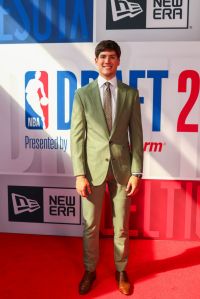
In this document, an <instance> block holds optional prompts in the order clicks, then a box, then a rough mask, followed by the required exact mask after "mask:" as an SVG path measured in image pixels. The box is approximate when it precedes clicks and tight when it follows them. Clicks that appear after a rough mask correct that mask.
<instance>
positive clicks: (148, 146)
mask: <svg viewBox="0 0 200 299" xmlns="http://www.w3.org/2000/svg"><path fill="white" fill-rule="evenodd" d="M165 145H166V143H165V142H157V141H156V142H155V141H146V142H145V143H144V146H143V150H144V152H162V150H163V147H164V146H165Z"/></svg>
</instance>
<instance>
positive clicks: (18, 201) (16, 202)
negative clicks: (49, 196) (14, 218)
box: [12, 193, 40, 215]
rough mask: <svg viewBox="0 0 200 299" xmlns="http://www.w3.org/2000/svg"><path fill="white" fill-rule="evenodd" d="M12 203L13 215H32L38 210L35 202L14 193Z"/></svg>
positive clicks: (38, 206)
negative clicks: (26, 213) (27, 213)
mask: <svg viewBox="0 0 200 299" xmlns="http://www.w3.org/2000/svg"><path fill="white" fill-rule="evenodd" d="M12 202H13V209H14V213H15V215H18V214H21V213H25V212H29V213H32V212H34V211H36V210H38V209H39V208H40V205H39V204H38V202H37V201H36V200H34V199H30V198H27V197H25V196H23V195H20V194H16V193H12Z"/></svg>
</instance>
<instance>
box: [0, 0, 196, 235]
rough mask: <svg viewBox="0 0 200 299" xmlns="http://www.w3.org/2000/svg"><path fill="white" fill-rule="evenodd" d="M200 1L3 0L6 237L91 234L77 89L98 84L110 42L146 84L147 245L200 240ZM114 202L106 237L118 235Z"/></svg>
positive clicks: (142, 199) (122, 70)
mask: <svg viewBox="0 0 200 299" xmlns="http://www.w3.org/2000/svg"><path fill="white" fill-rule="evenodd" d="M199 9H200V3H197V1H195V0H148V1H147V0H138V1H132V0H107V1H106V0H103V1H92V0H59V1H52V0H34V1H32V0H29V1H25V0H4V1H0V43H1V44H0V69H1V72H0V84H1V88H0V109H1V116H0V133H1V134H0V138H1V145H0V231H1V232H16V233H34V234H55V235H56V234H57V235H71V236H80V235H82V217H81V200H80V196H79V195H78V194H77V193H76V190H75V180H74V177H73V171H72V165H71V158H70V139H69V135H70V120H71V112H72V105H73V97H74V92H75V90H76V89H77V88H79V87H81V86H84V85H85V84H87V83H89V82H91V80H94V79H95V78H97V76H98V73H97V70H96V68H95V64H94V49H95V46H96V43H97V42H98V41H100V40H102V39H114V40H116V41H117V42H118V43H119V44H120V46H121V49H122V57H121V64H120V67H119V69H118V72H117V76H118V78H119V79H120V80H122V81H124V82H125V83H127V84H129V85H131V86H133V87H136V88H138V89H139V93H140V101H141V108H142V122H143V130H144V179H143V180H142V186H141V187H142V188H141V189H140V192H139V193H138V194H137V196H136V197H135V199H133V201H132V206H131V219H130V234H131V236H133V237H136V238H156V239H182V240H185V239H188V240H199V238H200V182H199V179H200V155H199V152H200V96H199V90H200V20H199V18H198V11H199ZM110 214H111V213H110V206H109V196H108V195H107V196H106V198H105V201H104V209H103V214H102V223H101V232H102V234H105V235H110V234H112V219H111V215H110Z"/></svg>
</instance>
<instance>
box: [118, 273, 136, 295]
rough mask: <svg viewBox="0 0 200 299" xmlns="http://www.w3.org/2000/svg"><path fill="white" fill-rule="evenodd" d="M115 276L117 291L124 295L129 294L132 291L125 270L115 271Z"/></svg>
mask: <svg viewBox="0 0 200 299" xmlns="http://www.w3.org/2000/svg"><path fill="white" fill-rule="evenodd" d="M115 278H116V281H117V283H118V288H119V291H120V292H121V293H122V294H124V295H130V294H131V293H132V287H131V284H130V281H129V279H128V275H127V273H126V271H121V272H119V271H116V274H115Z"/></svg>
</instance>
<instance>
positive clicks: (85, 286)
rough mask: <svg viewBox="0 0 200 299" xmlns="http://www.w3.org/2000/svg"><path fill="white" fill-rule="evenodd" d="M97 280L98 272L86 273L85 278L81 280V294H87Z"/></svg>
mask: <svg viewBox="0 0 200 299" xmlns="http://www.w3.org/2000/svg"><path fill="white" fill-rule="evenodd" d="M95 279H96V271H94V272H90V271H85V273H84V275H83V278H82V279H81V282H80V284H79V294H80V295H84V294H87V293H88V292H89V291H90V289H91V287H92V284H93V281H94V280H95Z"/></svg>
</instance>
